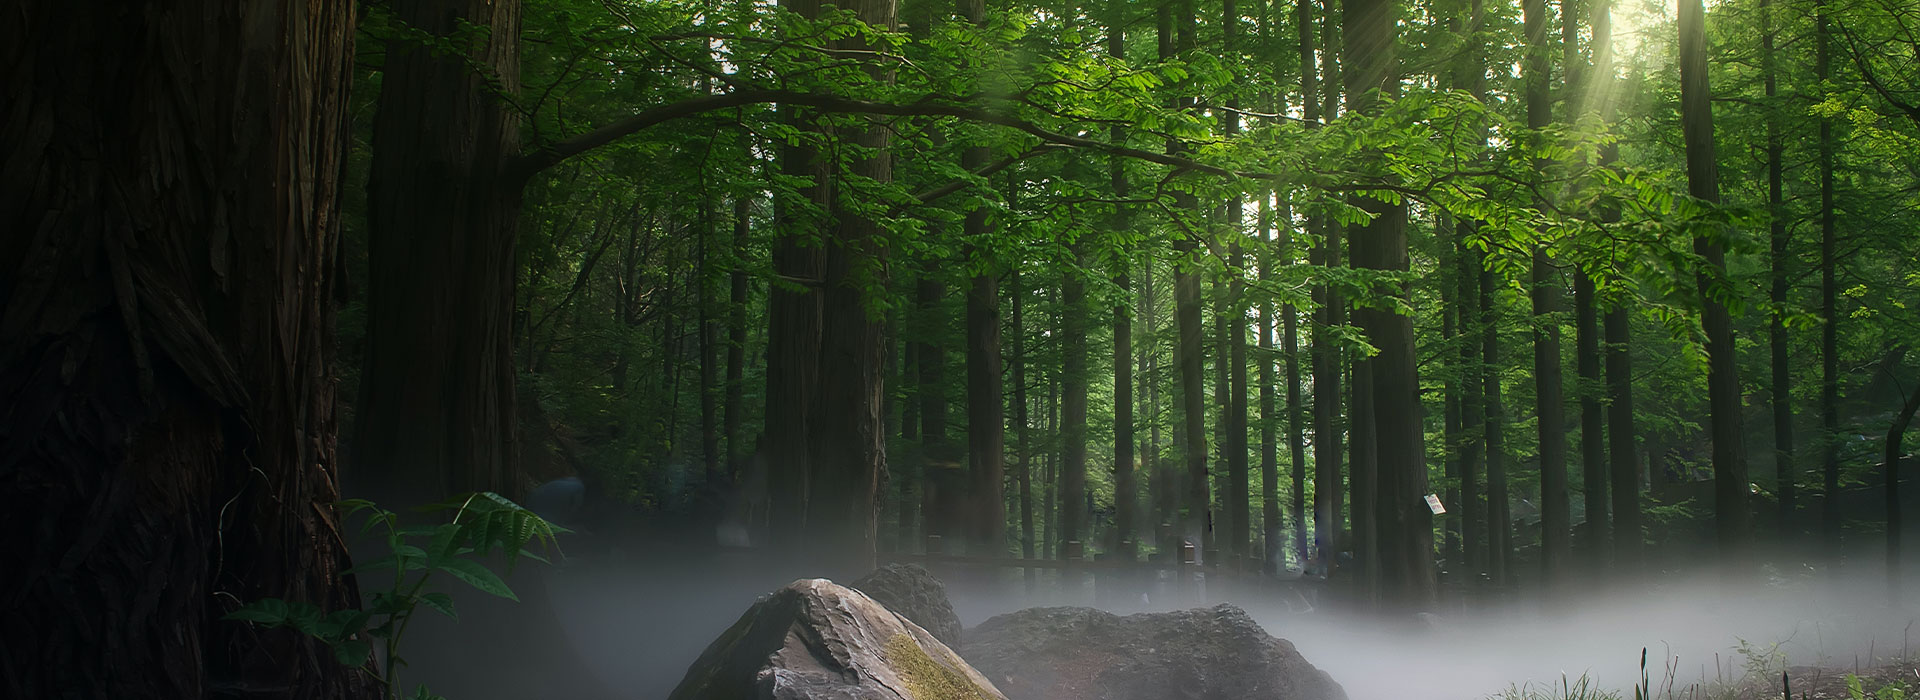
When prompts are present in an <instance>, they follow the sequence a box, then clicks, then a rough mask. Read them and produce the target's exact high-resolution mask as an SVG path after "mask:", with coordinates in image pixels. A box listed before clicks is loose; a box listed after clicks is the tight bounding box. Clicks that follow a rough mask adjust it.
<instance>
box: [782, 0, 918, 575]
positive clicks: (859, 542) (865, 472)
mask: <svg viewBox="0 0 1920 700" xmlns="http://www.w3.org/2000/svg"><path fill="white" fill-rule="evenodd" d="M850 9H851V10H852V11H853V13H854V15H855V17H857V18H858V19H859V20H860V21H862V22H866V23H867V24H870V25H873V26H876V27H880V28H882V29H893V28H894V26H895V25H896V23H897V22H896V17H897V14H896V12H897V8H896V5H895V3H894V0H853V2H852V3H851V7H850ZM839 43H841V44H843V45H842V46H839V47H837V48H842V49H847V50H870V49H871V48H872V47H869V46H867V45H866V44H865V42H864V41H862V40H860V39H858V38H853V39H847V40H843V41H842V42H839ZM869 70H870V71H871V72H873V73H874V77H876V78H878V79H880V80H881V81H883V82H884V81H890V80H891V78H892V76H891V74H890V73H887V72H884V70H885V69H869ZM891 133H892V132H891V131H890V130H889V129H888V127H886V126H885V125H883V124H879V123H874V124H872V125H870V126H867V127H866V128H864V129H862V130H861V131H859V132H857V133H855V134H853V135H852V141H853V143H854V144H855V145H857V146H859V147H861V149H864V153H866V154H867V155H866V156H865V157H862V158H859V159H858V160H855V161H854V162H853V163H852V164H851V165H850V169H851V170H852V172H853V173H854V174H855V175H858V176H862V177H867V178H871V179H873V180H874V181H877V182H881V183H885V182H889V181H891V180H892V179H893V158H892V154H891V152H890V151H889V147H890V145H891ZM828 201H829V202H837V201H838V199H837V198H836V199H833V200H828ZM829 212H830V213H829V216H830V217H831V221H832V226H833V230H832V231H831V237H830V239H829V240H828V242H827V246H826V264H825V268H824V271H825V274H824V275H823V277H822V286H823V294H822V296H823V298H822V301H821V313H820V321H821V325H820V331H821V332H820V339H821V340H820V352H819V355H818V356H817V357H816V358H814V360H815V361H816V362H817V363H818V366H819V369H818V376H819V384H818V385H817V387H816V394H815V396H814V397H813V398H814V400H813V402H812V410H813V414H814V420H812V421H810V425H809V426H808V429H809V431H810V432H811V438H812V439H811V440H810V441H809V445H808V447H809V455H808V456H809V459H810V466H811V467H812V469H813V474H812V477H811V480H812V484H813V485H814V487H815V488H814V490H813V492H812V493H811V494H809V503H808V507H807V521H806V526H805V535H806V541H807V543H808V544H809V545H810V548H811V549H812V550H813V552H812V553H813V556H814V558H815V561H817V562H819V564H817V565H818V566H821V567H824V568H825V569H826V570H827V571H829V572H832V573H834V574H835V575H840V576H858V575H861V574H863V573H865V572H867V571H870V570H872V568H873V564H874V550H875V536H876V526H877V519H876V518H877V514H878V510H877V508H876V506H877V504H878V501H879V495H880V494H879V487H880V483H881V481H882V480H883V479H884V477H885V474H886V469H887V464H886V436H885V435H884V434H882V432H881V426H882V425H883V424H884V421H883V420H882V416H881V413H880V410H881V406H882V404H883V402H882V400H881V396H882V395H883V394H884V393H885V387H884V381H883V378H882V377H883V375H882V374H881V369H882V367H883V366H884V358H883V354H884V352H885V347H886V345H885V339H884V337H883V336H884V334H883V333H882V330H883V325H882V323H881V322H880V321H879V320H878V319H877V318H876V317H875V316H874V314H872V313H869V311H870V310H871V301H870V300H869V299H868V298H867V292H866V291H865V287H866V286H867V285H868V284H870V283H871V282H872V281H874V280H878V281H880V282H882V283H884V281H885V273H884V270H885V256H886V251H885V248H884V243H883V240H884V238H885V235H884V232H883V231H882V230H881V228H880V225H879V224H878V222H876V221H874V220H872V219H869V218H866V217H864V216H862V215H860V214H857V213H854V212H848V211H843V210H840V209H839V208H838V207H837V206H834V207H832V208H830V209H829Z"/></svg>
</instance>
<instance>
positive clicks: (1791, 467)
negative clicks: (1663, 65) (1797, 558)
mask: <svg viewBox="0 0 1920 700" xmlns="http://www.w3.org/2000/svg"><path fill="white" fill-rule="evenodd" d="M1774 15H1775V9H1774V7H1773V3H1772V2H1771V0H1760V22H1761V30H1760V66H1761V68H1760V70H1761V72H1762V73H1763V74H1764V80H1765V81H1766V94H1767V106H1768V109H1769V110H1772V109H1774V108H1775V104H1776V101H1777V100H1778V99H1779V93H1780V84H1779V77H1778V72H1779V71H1778V69H1777V68H1776V67H1775V63H1774V62H1775V58H1774V31H1775V29H1774V19H1775V16H1774ZM1781 116H1782V115H1781V114H1780V113H1778V112H1770V113H1769V114H1768V115H1767V154H1766V158H1767V222H1768V233H1769V234H1770V235H1769V236H1768V237H1767V238H1768V240H1769V241H1770V242H1771V244H1772V251H1771V253H1772V255H1771V257H1770V258H1769V260H1770V262H1771V263H1772V266H1771V267H1772V269H1771V272H1772V278H1773V279H1772V282H1773V285H1772V288H1771V289H1770V290H1769V291H1770V298H1771V299H1772V301H1773V306H1774V308H1773V310H1772V313H1770V314H1769V316H1770V318H1771V320H1772V323H1770V324H1768V327H1767V345H1768V346H1769V347H1768V349H1769V351H1770V352H1769V359H1770V360H1771V364H1772V369H1773V386H1772V391H1771V392H1770V393H1771V395H1770V396H1769V397H1768V399H1769V400H1768V403H1770V404H1771V408H1772V409H1773V464H1774V481H1775V487H1774V490H1775V491H1776V492H1778V493H1779V495H1780V516H1779V517H1780V530H1781V532H1782V533H1783V534H1785V535H1787V536H1788V537H1794V536H1796V535H1797V534H1798V528H1797V525H1796V523H1795V522H1794V509H1795V506H1796V505H1798V503H1797V501H1799V491H1800V489H1799V483H1798V482H1799V471H1800V470H1799V464H1798V463H1797V462H1796V460H1795V459H1794V455H1793V374H1792V371H1791V370H1792V368H1791V366H1790V365H1788V364H1787V362H1788V352H1787V349H1788V340H1787V313H1786V310H1787V274H1788V272H1789V270H1788V269H1787V264H1788V263H1789V262H1790V261H1791V260H1792V255H1793V253H1792V250H1791V249H1792V245H1793V239H1792V234H1790V233H1789V232H1788V231H1787V211H1786V198H1785V196H1784V194H1785V193H1784V192H1783V190H1784V189H1785V188H1784V181H1785V179H1786V177H1785V169H1786V164H1785V161H1786V144H1785V141H1784V140H1783V139H1782V138H1781V134H1780V117H1781Z"/></svg>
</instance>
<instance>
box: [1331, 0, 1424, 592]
mask: <svg viewBox="0 0 1920 700" xmlns="http://www.w3.org/2000/svg"><path fill="white" fill-rule="evenodd" d="M1345 12H1346V14H1345V18H1344V19H1345V26H1344V27H1343V30H1344V33H1345V35H1346V45H1345V47H1346V50H1345V55H1346V64H1347V72H1348V76H1347V100H1348V102H1347V104H1348V105H1349V111H1355V112H1362V113H1365V112H1369V111H1371V110H1373V109H1374V108H1375V105H1376V104H1377V103H1378V102H1377V100H1376V99H1375V98H1374V97H1372V95H1374V94H1379V95H1385V96H1392V95H1395V94H1397V93H1398V92H1399V84H1400V75H1399V73H1400V71H1399V64H1398V59H1397V58H1396V57H1395V54H1394V43H1395V39H1394V32H1395V15H1396V14H1397V13H1396V11H1395V10H1394V6H1393V3H1392V2H1390V0H1348V2H1347V5H1346V8H1345ZM1374 91H1378V92H1377V93H1376V92H1374ZM1361 206H1362V207H1363V208H1366V209H1368V210H1369V211H1370V212H1371V213H1373V214H1375V217H1374V218H1373V220H1372V221H1370V222H1368V223H1367V224H1366V225H1365V226H1363V227H1361V228H1359V229H1358V230H1356V231H1355V232H1354V234H1353V235H1354V237H1355V241H1356V243H1358V242H1360V241H1362V240H1364V241H1365V243H1364V245H1355V246H1354V251H1355V252H1354V267H1356V268H1366V269H1373V270H1383V271H1388V272H1401V273H1404V272H1406V271H1407V270H1408V264H1409V259H1408V253H1407V228H1406V227H1407V210H1406V206H1405V205H1404V204H1389V203H1386V202H1382V201H1379V200H1374V199H1362V201H1361ZM1381 292H1382V293H1383V294H1384V295H1386V296H1390V297H1395V298H1399V299H1402V300H1404V299H1406V298H1407V297H1408V294H1409V292H1408V290H1407V289H1406V287H1405V286H1404V285H1392V286H1389V287H1387V288H1384V289H1382V290H1381ZM1355 316H1356V317H1357V320H1358V321H1359V322H1360V327H1361V328H1362V329H1363V330H1364V331H1365V332H1366V334H1367V338H1368V340H1369V342H1371V343H1372V345H1373V346H1374V347H1375V348H1377V349H1378V350H1379V354H1377V355H1374V356H1373V357H1372V358H1370V359H1368V360H1367V361H1366V363H1365V364H1366V367H1367V375H1368V376H1367V383H1368V385H1369V386H1368V388H1369V390H1370V391H1371V398H1372V406H1371V408H1372V414H1373V415H1372V418H1373V430H1372V435H1373V437H1374V438H1376V439H1377V440H1378V443H1377V444H1378V447H1377V448H1376V450H1375V451H1374V453H1373V457H1374V460H1375V472H1374V478H1373V480H1372V481H1373V484H1372V486H1373V493H1372V494H1371V495H1372V497H1373V503H1372V504H1371V509H1372V511H1373V512H1372V515H1373V522H1374V525H1373V531H1372V535H1373V540H1374V542H1373V544H1374V545H1375V547H1376V549H1375V551H1374V553H1373V557H1372V559H1373V561H1374V562H1375V563H1376V565H1377V566H1378V574H1377V575H1376V576H1375V579H1376V580H1377V581H1378V582H1379V595H1380V602H1381V605H1382V606H1383V607H1386V608H1388V609H1395V610H1406V611H1417V610H1424V609H1426V607H1427V606H1428V605H1430V604H1431V603H1432V602H1433V598H1434V593H1435V590H1434V587H1435V581H1434V570H1433V513H1432V511H1431V510H1429V508H1428V506H1427V503H1426V500H1425V498H1424V496H1425V495H1426V493H1427V461H1426V431H1425V428H1424V427H1423V426H1422V423H1421V405H1420V378H1419V374H1418V371H1417V369H1416V364H1417V362H1418V359H1417V357H1416V347H1415V345H1414V337H1413V319H1412V318H1411V317H1408V316H1405V315H1402V314H1400V313H1399V312H1397V311H1396V310H1394V309H1393V307H1392V306H1391V305H1389V304H1372V305H1369V306H1367V307H1366V308H1364V309H1358V310H1356V313H1355ZM1356 373H1357V372H1356ZM1358 470H1359V468H1358V467H1356V473H1358ZM1355 513H1356V515H1357V514H1358V506H1357V504H1356V510H1355Z"/></svg>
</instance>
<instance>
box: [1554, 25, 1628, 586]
mask: <svg viewBox="0 0 1920 700" xmlns="http://www.w3.org/2000/svg"><path fill="white" fill-rule="evenodd" d="M1561 12H1562V24H1561V36H1562V41H1564V42H1566V43H1567V49H1566V51H1567V57H1568V64H1569V65H1571V66H1577V65H1578V61H1577V59H1578V56H1577V52H1576V51H1575V50H1574V39H1573V37H1574V36H1575V35H1577V34H1578V27H1577V26H1576V20H1577V18H1578V17H1579V15H1578V13H1576V12H1574V7H1573V5H1572V3H1570V2H1566V1H1565V0H1563V1H1562V3H1561ZM1588 24H1589V26H1590V28H1591V29H1592V36H1593V41H1592V44H1591V49H1592V56H1591V60H1592V61H1593V65H1592V66H1590V67H1589V69H1588V70H1587V72H1586V74H1585V77H1584V78H1583V79H1582V80H1580V81H1575V80H1573V79H1572V78H1571V77H1570V78H1569V79H1568V83H1569V84H1570V87H1569V90H1568V91H1569V92H1571V93H1574V94H1578V95H1583V97H1581V98H1580V99H1579V100H1578V101H1577V103H1578V109H1579V110H1580V112H1581V113H1584V114H1592V115H1598V116H1600V117H1601V119H1603V120H1606V121H1611V117H1612V107H1611V106H1610V105H1611V100H1612V94H1613V93H1612V90H1611V88H1612V86H1613V77H1612V76H1613V72H1612V71H1613V63H1612V54H1611V52H1612V50H1613V48H1612V45H1611V43H1612V39H1613V37H1612V34H1611V32H1612V20H1611V8H1610V7H1609V0H1594V2H1593V7H1592V14H1591V15H1590V16H1589V17H1588ZM1569 70H1571V69H1569ZM1602 71H1605V72H1602ZM1589 81H1590V82H1589ZM1578 116H1579V115H1577V114H1576V116H1575V118H1576V119H1577V118H1578ZM1602 149H1603V154H1602V156H1601V158H1602V164H1603V165H1605V164H1608V163H1611V162H1612V158H1611V153H1612V151H1613V150H1614V147H1613V145H1612V144H1608V145H1606V146H1603V147H1602ZM1617 218H1618V215H1617V211H1615V210H1614V209H1612V208H1608V209H1607V211H1605V212H1604V213H1603V215H1602V219H1607V220H1611V219H1617ZM1573 275H1574V279H1573V306H1574V328H1575V332H1574V341H1573V342H1574V357H1575V365H1576V367H1577V371H1578V372H1579V374H1580V392H1579V393H1580V473H1581V475H1582V477H1583V479H1582V484H1581V486H1582V495H1583V496H1584V497H1585V504H1584V505H1585V507H1586V511H1587V527H1586V539H1585V541H1584V542H1582V545H1583V546H1584V547H1585V549H1586V550H1587V556H1588V560H1589V562H1591V564H1592V565H1593V568H1594V570H1595V571H1599V570H1602V569H1604V568H1605V567H1606V565H1607V562H1608V561H1609V560H1610V559H1611V555H1610V552H1609V550H1610V549H1611V545H1612V543H1613V538H1612V533H1611V529H1612V523H1611V519H1610V518H1609V517H1608V513H1607V509H1608V503H1609V499H1608V498H1607V482H1608V473H1609V467H1608V464H1607V462H1606V443H1605V440H1606V437H1605V436H1604V435H1603V433H1604V432H1605V431H1606V423H1605V409H1604V408H1603V407H1602V403H1601V401H1600V397H1601V394H1602V393H1603V392H1604V391H1605V388H1604V384H1603V381H1604V380H1602V379H1601V377H1600V362H1601V360H1600V342H1601V338H1600V336H1601V333H1602V331H1601V329H1600V320H1599V311H1598V308H1597V304H1598V303H1599V300H1598V299H1596V298H1595V290H1594V283H1593V278H1592V277H1590V276H1588V275H1587V272H1586V270H1575V271H1574V273H1573Z"/></svg>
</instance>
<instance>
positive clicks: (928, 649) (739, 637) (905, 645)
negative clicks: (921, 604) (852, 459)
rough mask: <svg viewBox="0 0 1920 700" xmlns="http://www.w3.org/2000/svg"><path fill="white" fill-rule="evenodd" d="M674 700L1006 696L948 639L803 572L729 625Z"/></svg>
mask: <svg viewBox="0 0 1920 700" xmlns="http://www.w3.org/2000/svg"><path fill="white" fill-rule="evenodd" d="M668 697H669V698H670V700H901V699H902V698H906V699H908V700H1006V696H1004V695H1002V694H1001V693H1000V691H999V690H996V689H995V688H994V687H993V683H992V682H990V681H988V680H987V679H986V678H985V677H983V676H981V675H980V673H979V672H977V671H975V670H973V668H972V667H971V666H968V665H967V663H966V662H965V661H962V660H960V657H959V656H958V655H957V654H955V653H954V652H953V650H951V649H948V648H947V646H946V645H945V644H941V643H940V640H938V639H936V638H934V636H933V635H932V634H930V633H928V632H927V631H926V630H925V629H922V628H921V627H920V626H919V625H916V624H914V623H912V622H910V621H908V620H907V619H905V618H903V617H901V616H900V615H898V614H896V613H894V612H892V611H890V610H888V609H887V608H885V607H883V606H881V605H880V603H878V602H875V601H874V600H873V599H872V598H869V597H867V596H866V594H864V593H861V592H859V591H856V590H853V589H851V588H846V587H844V586H840V585H837V584H835V583H833V582H832V581H828V580H825V579H802V580H799V581H795V582H793V583H791V584H788V585H787V587H785V588H782V589H780V590H778V591H774V592H773V593H772V594H770V595H767V596H763V597H761V598H760V600H758V601H756V602H755V603H754V604H753V607H751V608H749V609H747V612H746V614H745V615H742V616H741V617H740V620H739V621H738V622H735V623H734V624H733V626H732V627H729V628H727V631H726V632H723V633H721V635H720V637H719V638H718V639H715V640H714V641H713V643H712V644H711V645H708V646H707V649H706V651H704V652H702V653H701V654H700V658H699V659H698V660H696V661H694V662H693V666H692V667H690V668H689V669H687V675H686V677H685V678H683V679H681V681H680V685H679V687H677V688H674V690H673V694H672V695H670V696H668Z"/></svg>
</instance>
